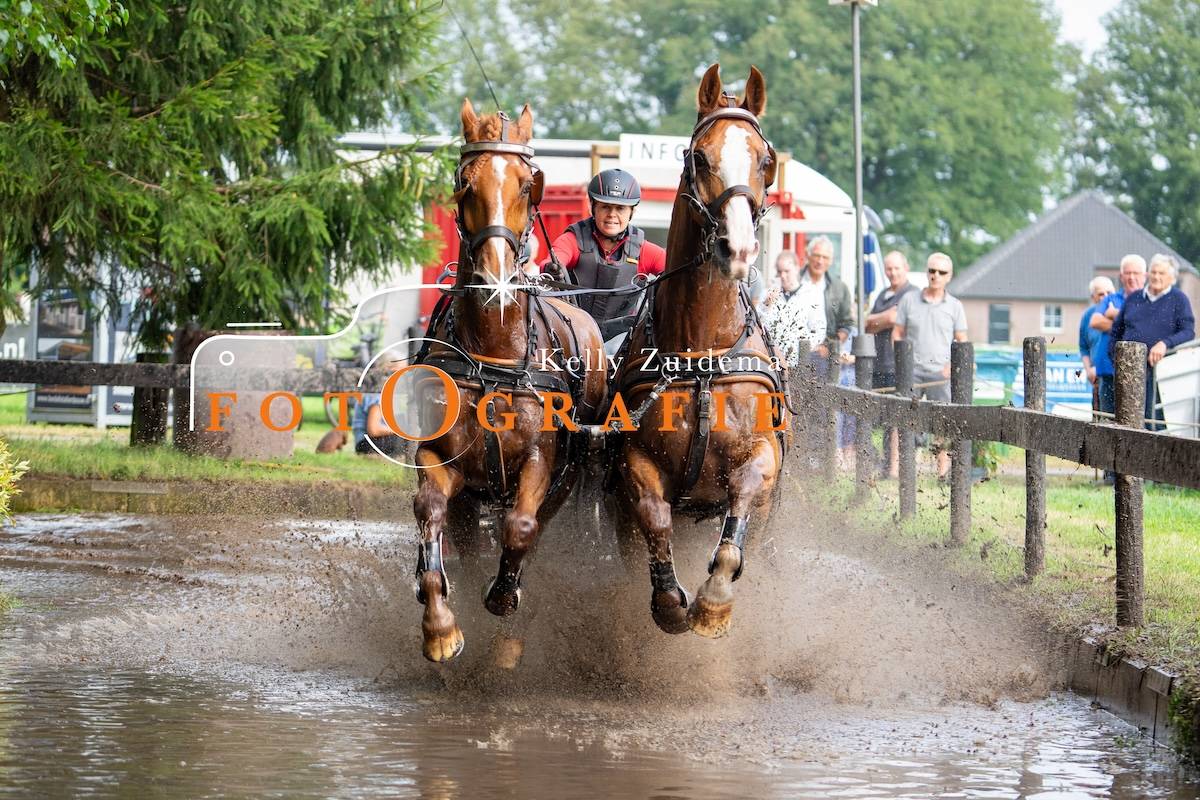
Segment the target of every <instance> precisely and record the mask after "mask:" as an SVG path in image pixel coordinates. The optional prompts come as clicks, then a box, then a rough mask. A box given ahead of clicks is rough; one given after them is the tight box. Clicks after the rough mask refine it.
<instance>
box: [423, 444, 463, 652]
mask: <svg viewBox="0 0 1200 800" xmlns="http://www.w3.org/2000/svg"><path fill="white" fill-rule="evenodd" d="M439 460H440V459H439V457H438V456H437V454H436V453H434V452H433V451H432V450H426V449H425V448H421V449H420V450H418V451H417V464H419V465H421V466H424V467H427V468H426V469H423V470H422V471H421V486H420V488H419V489H417V495H416V497H415V498H413V512H414V514H415V515H416V518H417V530H418V532H419V534H420V539H421V540H420V542H419V544H418V545H417V572H416V575H417V600H418V601H419V602H420V603H422V604H423V605H424V606H425V613H424V615H423V616H422V618H421V634H422V637H423V639H424V641H423V643H422V647H421V652H422V653H424V655H425V657H426V658H428V659H429V660H430V661H436V662H439V663H441V662H446V661H449V660H450V659H452V658H454V657H455V656H456V655H458V654H459V653H461V652H462V649H463V634H462V631H461V630H460V629H459V627H458V623H457V622H455V621H454V614H453V613H452V612H451V611H450V606H449V604H448V603H447V602H446V598H447V596H448V595H449V593H450V584H449V582H448V581H447V580H446V570H445V567H443V566H442V531H443V530H444V529H445V526H446V518H447V507H448V505H449V502H450V499H451V498H453V497H454V496H455V495H457V494H458V493H459V491H461V490H462V487H463V476H462V473H461V472H459V471H458V470H457V469H454V468H453V467H451V466H448V465H440V466H434V465H435V464H437V462H438V461H439Z"/></svg>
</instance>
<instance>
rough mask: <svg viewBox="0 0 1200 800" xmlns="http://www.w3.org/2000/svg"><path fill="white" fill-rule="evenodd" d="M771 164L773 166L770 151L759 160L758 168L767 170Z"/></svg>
mask: <svg viewBox="0 0 1200 800" xmlns="http://www.w3.org/2000/svg"><path fill="white" fill-rule="evenodd" d="M769 166H771V156H770V154H769V153H768V154H767V155H765V156H763V157H762V161H759V162H758V168H759V169H761V170H765V169H766V168H767V167H769Z"/></svg>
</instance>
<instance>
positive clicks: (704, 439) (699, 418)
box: [679, 375, 712, 497]
mask: <svg viewBox="0 0 1200 800" xmlns="http://www.w3.org/2000/svg"><path fill="white" fill-rule="evenodd" d="M711 382H712V376H711V375H704V376H701V378H700V388H699V389H698V390H697V392H696V396H697V400H698V401H699V402H698V403H697V410H696V427H695V428H694V429H693V430H692V441H691V444H690V445H689V446H688V456H687V469H686V471H685V472H684V478H683V485H682V486H680V487H679V496H680V497H683V496H685V495H687V493H688V492H690V491H691V490H692V487H693V486H695V485H696V481H698V480H700V471H701V470H702V469H703V468H704V458H705V456H706V455H708V435H709V432H710V431H711V429H712V390H711V389H710V388H709V384H710V383H711Z"/></svg>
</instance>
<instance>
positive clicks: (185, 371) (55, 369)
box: [0, 360, 384, 394]
mask: <svg viewBox="0 0 1200 800" xmlns="http://www.w3.org/2000/svg"><path fill="white" fill-rule="evenodd" d="M360 376H362V370H360V369H356V368H346V367H340V368H335V367H323V368H321V369H253V370H252V369H241V370H238V371H236V372H232V374H231V370H230V369H228V368H225V367H217V366H204V367H200V368H198V369H197V370H196V385H197V390H198V391H201V392H203V391H207V390H209V389H211V390H213V391H218V390H220V391H224V390H228V389H237V390H243V391H248V392H250V391H261V392H272V391H281V392H295V393H299V394H319V393H322V392H341V391H346V392H349V391H362V390H365V391H378V390H379V388H380V387H381V386H382V384H383V380H384V377H383V376H381V375H379V374H378V372H373V373H371V374H368V376H367V377H366V378H365V379H364V380H363V385H362V386H361V387H360V386H359V385H358V380H359V377H360ZM191 381H192V368H191V366H190V365H188V364H100V363H97V362H93V361H32V360H23V361H20V360H11V361H8V360H0V383H41V384H52V385H60V386H134V387H144V388H157V389H190V388H191V385H192V383H191Z"/></svg>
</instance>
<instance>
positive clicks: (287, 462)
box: [0, 395, 412, 486]
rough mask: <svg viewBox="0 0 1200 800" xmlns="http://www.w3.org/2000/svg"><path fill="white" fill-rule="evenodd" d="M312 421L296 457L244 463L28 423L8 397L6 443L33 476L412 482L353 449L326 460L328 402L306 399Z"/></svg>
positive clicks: (79, 428) (3, 422) (2, 406)
mask: <svg viewBox="0 0 1200 800" xmlns="http://www.w3.org/2000/svg"><path fill="white" fill-rule="evenodd" d="M302 405H303V408H304V416H303V419H302V422H301V425H300V428H299V429H297V430H296V432H295V448H294V452H293V455H292V456H291V457H290V458H285V459H274V460H270V461H243V460H239V459H230V460H225V459H219V458H212V457H207V456H186V455H183V454H182V453H179V452H177V451H176V450H175V449H174V448H172V447H170V446H169V445H167V446H162V447H144V448H143V447H139V448H131V447H129V429H128V428H110V429H108V430H106V431H99V430H96V429H95V428H92V427H88V426H85V425H50V424H41V423H39V424H28V423H26V422H25V396H24V395H7V396H3V397H0V439H3V440H5V441H7V442H8V443H9V445H10V446H11V449H12V451H13V454H14V455H15V456H16V457H17V459H19V460H28V461H29V467H30V472H31V473H33V474H40V475H68V476H72V477H80V478H99V479H109V480H216V479H220V480H226V481H228V480H247V481H255V480H274V481H311V480H322V479H323V480H331V479H337V480H345V481H351V482H367V483H375V484H383V485H393V486H394V485H396V483H397V482H409V481H411V480H412V471H411V470H407V469H404V468H403V467H400V466H397V465H396V464H393V463H391V462H389V461H387V460H385V459H382V458H374V457H372V458H367V457H363V456H358V455H355V454H354V452H353V451H352V450H351V449H350V448H348V447H347V448H343V449H342V450H341V451H340V452H337V453H329V454H318V453H317V452H316V444H317V442H318V441H319V440H320V438H321V437H322V436H323V435H325V433H326V432H328V431H329V429H330V425H329V423H328V421H327V420H326V419H325V415H324V412H323V410H322V408H321V398H319V397H304V398H302Z"/></svg>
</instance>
